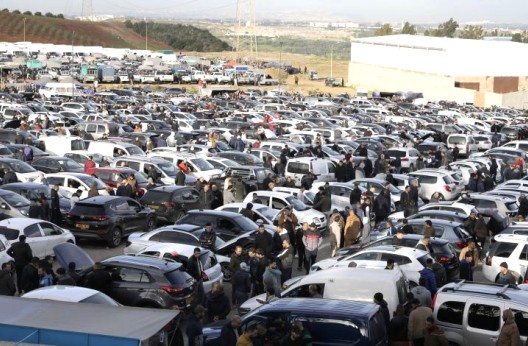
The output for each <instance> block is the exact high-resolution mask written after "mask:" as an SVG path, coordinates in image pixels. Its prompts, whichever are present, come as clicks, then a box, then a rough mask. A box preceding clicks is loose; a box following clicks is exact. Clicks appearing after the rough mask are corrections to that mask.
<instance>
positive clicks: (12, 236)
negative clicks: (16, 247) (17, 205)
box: [0, 227, 19, 240]
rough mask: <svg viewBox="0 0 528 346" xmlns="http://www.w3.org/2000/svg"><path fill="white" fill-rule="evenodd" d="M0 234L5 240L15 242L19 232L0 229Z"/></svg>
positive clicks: (10, 229)
mask: <svg viewBox="0 0 528 346" xmlns="http://www.w3.org/2000/svg"><path fill="white" fill-rule="evenodd" d="M0 234H2V235H3V236H4V237H6V239H7V240H16V239H17V238H18V234H19V231H18V230H17V229H12V228H5V227H2V228H0Z"/></svg>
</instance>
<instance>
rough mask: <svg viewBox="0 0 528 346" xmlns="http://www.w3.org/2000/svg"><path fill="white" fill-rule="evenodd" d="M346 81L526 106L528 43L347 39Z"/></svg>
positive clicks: (433, 96)
mask: <svg viewBox="0 0 528 346" xmlns="http://www.w3.org/2000/svg"><path fill="white" fill-rule="evenodd" d="M350 56H351V57H350V65H349V78H348V81H349V84H351V85H354V86H356V87H360V88H368V89H370V90H379V91H387V92H396V91H414V92H421V93H423V95H424V97H425V98H428V99H431V100H454V101H464V102H472V103H474V104H475V105H478V106H491V105H497V106H512V107H516V108H528V92H527V91H526V90H528V64H526V57H527V56H528V44H522V43H515V42H504V41H493V40H492V41H486V40H463V39H451V38H440V37H426V36H416V35H392V36H379V37H370V38H364V39H352V43H351V53H350Z"/></svg>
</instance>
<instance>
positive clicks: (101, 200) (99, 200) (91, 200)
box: [76, 195, 130, 204]
mask: <svg viewBox="0 0 528 346" xmlns="http://www.w3.org/2000/svg"><path fill="white" fill-rule="evenodd" d="M118 199H126V200H130V198H127V197H123V196H109V195H102V196H94V197H88V198H85V199H83V200H80V201H79V202H77V203H76V204H78V203H80V204H106V203H108V202H111V201H115V200H118Z"/></svg>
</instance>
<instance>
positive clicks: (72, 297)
mask: <svg viewBox="0 0 528 346" xmlns="http://www.w3.org/2000/svg"><path fill="white" fill-rule="evenodd" d="M22 298H30V299H46V300H54V301H58V302H70V303H88V304H103V305H108V306H121V304H119V303H118V302H116V301H115V300H113V299H112V298H110V297H109V296H107V295H106V294H104V293H102V292H99V291H97V290H92V289H91V288H85V287H77V286H65V285H55V286H47V287H41V288H37V289H36V290H33V291H31V292H28V293H26V294H24V295H23V296H22Z"/></svg>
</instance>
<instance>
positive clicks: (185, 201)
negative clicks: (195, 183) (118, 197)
mask: <svg viewBox="0 0 528 346" xmlns="http://www.w3.org/2000/svg"><path fill="white" fill-rule="evenodd" d="M140 203H141V204H142V205H144V206H147V207H149V208H150V209H152V210H154V211H155V212H156V216H157V217H158V218H159V219H161V220H165V221H168V222H171V223H174V222H176V221H178V220H179V219H181V218H182V217H183V216H184V215H185V214H187V212H188V211H189V210H193V209H198V208H199V207H200V193H199V192H198V191H197V190H196V189H194V188H192V187H187V186H177V185H170V186H160V187H156V188H154V189H150V190H148V191H147V192H146V193H145V194H144V195H143V197H141V200H140Z"/></svg>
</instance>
